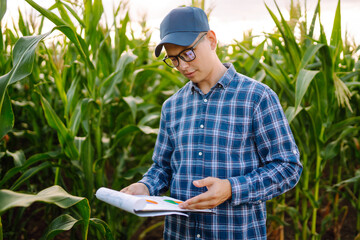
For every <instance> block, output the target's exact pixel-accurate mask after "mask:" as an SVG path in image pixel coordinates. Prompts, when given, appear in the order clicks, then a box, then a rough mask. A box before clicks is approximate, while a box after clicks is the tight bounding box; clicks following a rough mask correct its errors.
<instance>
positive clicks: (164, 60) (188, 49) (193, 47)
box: [163, 32, 207, 68]
mask: <svg viewBox="0 0 360 240" xmlns="http://www.w3.org/2000/svg"><path fill="white" fill-rule="evenodd" d="M206 35H207V32H206V33H205V34H204V35H202V36H201V37H200V38H199V40H197V41H196V43H195V44H194V45H193V46H192V47H190V48H187V49H184V50H182V51H181V52H180V53H179V54H178V55H176V56H165V57H164V58H163V62H164V63H165V64H166V65H168V66H169V67H171V68H174V67H178V66H179V65H180V60H179V58H180V59H181V60H183V61H184V62H191V61H194V60H195V58H196V54H195V52H194V49H195V47H196V46H197V45H198V44H199V42H200V41H201V40H202V39H203V38H204V37H205V36H206ZM187 51H191V52H192V54H193V56H194V58H193V59H191V60H186V59H185V58H184V57H183V56H181V55H182V54H183V53H184V52H187ZM170 58H176V61H177V64H176V65H175V64H168V63H167V62H166V60H167V59H170ZM170 60H171V59H170ZM171 61H172V60H171ZM172 62H173V61H172Z"/></svg>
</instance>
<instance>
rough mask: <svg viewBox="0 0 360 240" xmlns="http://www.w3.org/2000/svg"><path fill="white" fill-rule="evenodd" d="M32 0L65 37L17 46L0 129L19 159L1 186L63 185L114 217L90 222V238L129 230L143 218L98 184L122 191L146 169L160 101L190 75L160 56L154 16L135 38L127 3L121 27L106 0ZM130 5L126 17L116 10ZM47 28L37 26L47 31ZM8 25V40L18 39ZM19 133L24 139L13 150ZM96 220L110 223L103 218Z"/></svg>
mask: <svg viewBox="0 0 360 240" xmlns="http://www.w3.org/2000/svg"><path fill="white" fill-rule="evenodd" d="M2 2H4V1H2ZM27 3H29V4H30V5H31V6H32V7H33V8H34V9H35V10H37V11H38V12H39V13H41V16H42V21H44V19H46V20H50V21H51V22H52V23H53V24H54V25H55V27H54V29H53V32H57V31H58V30H59V31H60V32H61V33H62V34H63V35H59V36H56V39H57V40H56V41H54V42H53V43H51V44H46V43H45V44H42V43H41V40H43V39H46V38H48V37H49V34H51V33H46V34H41V35H34V36H27V37H22V38H20V39H19V40H18V41H17V43H16V45H15V47H14V49H13V52H12V55H13V59H14V60H13V62H12V64H13V68H12V69H11V70H8V71H10V72H8V73H7V74H6V75H4V76H2V77H1V81H0V82H1V88H0V89H1V99H2V101H1V108H0V109H1V123H2V124H1V127H0V128H1V133H2V136H1V138H2V137H3V136H5V138H3V140H2V145H1V155H0V157H1V158H2V159H13V164H14V165H11V164H6V165H5V164H4V165H2V171H1V177H2V179H1V183H2V186H1V187H2V188H9V189H11V190H21V191H26V190H27V191H31V192H38V191H41V190H42V189H44V188H46V187H48V186H52V185H61V186H63V187H64V188H65V189H66V190H67V191H69V192H71V193H72V194H74V195H77V196H82V197H86V198H87V199H88V201H89V203H90V205H92V204H95V205H96V208H94V210H93V212H94V214H95V215H96V216H99V217H101V218H104V219H105V220H106V221H107V222H108V223H109V231H105V230H104V229H103V231H99V230H98V229H99V228H95V229H97V230H93V229H92V228H90V231H91V232H90V233H89V234H90V235H91V236H98V237H100V236H101V235H102V236H107V235H108V234H109V232H110V230H111V235H112V236H114V237H115V238H125V237H127V238H130V237H131V235H132V233H133V232H134V231H135V230H136V229H137V226H139V225H140V224H141V221H139V220H138V218H134V216H130V215H129V214H124V213H122V212H120V211H113V208H112V207H110V206H107V205H105V204H102V203H99V202H98V201H97V200H96V199H94V192H95V190H96V189H97V188H99V187H101V186H108V187H112V188H114V189H121V188H122V187H124V186H125V185H127V184H128V183H129V182H132V181H134V179H136V178H138V177H139V176H140V174H141V173H143V172H145V171H146V169H147V167H148V166H149V164H150V163H151V161H150V159H151V154H152V147H153V144H154V142H155V138H156V133H157V129H156V126H157V124H158V118H159V112H160V108H161V104H162V102H163V101H164V99H165V98H166V96H168V94H171V93H173V91H174V90H175V89H176V88H179V87H180V86H182V85H183V84H184V81H183V79H181V78H178V75H177V74H176V73H175V74H170V72H169V71H168V70H165V69H164V68H163V67H159V63H156V62H153V60H152V55H151V52H149V50H148V48H149V46H148V45H149V41H150V36H151V35H150V34H149V30H148V29H147V27H146V24H145V23H143V35H142V38H140V39H135V38H134V36H132V37H133V39H129V37H128V35H127V33H128V32H129V31H130V30H129V29H128V26H129V23H130V17H129V15H128V13H127V10H126V8H127V7H126V3H120V4H119V5H118V6H117V7H116V8H115V11H114V19H115V20H114V23H113V25H112V26H107V25H105V26H104V25H103V24H101V23H100V18H101V16H102V15H103V7H102V2H101V1H98V0H95V1H84V5H83V7H81V6H80V5H78V3H76V2H74V3H67V2H62V1H56V2H55V4H54V5H53V6H52V7H50V8H49V9H44V8H43V7H41V6H39V5H38V4H37V3H36V2H34V1H32V0H29V1H27ZM53 9H57V10H58V12H59V13H60V16H57V15H56V14H54V13H53V11H52V10H53ZM77 9H79V10H77ZM77 11H80V14H78V12H77ZM123 13H124V17H123V18H122V19H120V25H119V24H118V22H117V19H118V17H117V16H118V15H120V14H121V15H122V14H123ZM80 16H82V17H80ZM72 19H75V21H72ZM19 21H21V24H19V26H22V27H21V34H22V35H32V34H35V33H34V32H30V31H29V29H27V27H26V26H27V25H26V23H25V21H24V19H22V18H20V19H19ZM41 26H42V24H40V25H39V26H35V27H34V28H33V29H35V28H36V29H37V32H41ZM112 32H114V33H115V34H114V36H112ZM8 33H9V34H5V40H4V42H5V45H6V44H7V43H9V42H10V41H12V40H13V39H12V38H11V37H12V36H11V34H10V31H8ZM52 34H54V33H52ZM15 38H16V37H15ZM2 43H3V41H2ZM9 45H10V46H11V44H9ZM38 45H39V46H38ZM24 46H25V47H24ZM26 46H28V47H26ZM37 46H38V48H37ZM36 49H37V50H36ZM35 51H37V53H36V54H35ZM34 62H35V63H34ZM1 63H2V64H4V65H2V66H8V65H7V64H8V63H11V61H9V58H7V59H6V58H5V59H3V58H2V62H1ZM8 68H9V67H6V69H8ZM2 69H3V68H2ZM160 77H163V78H166V79H167V81H160ZM20 80H21V82H20ZM169 91H170V92H169ZM37 106H41V108H39V107H37ZM12 108H13V110H12ZM24 113H25V114H24ZM26 113H27V114H29V115H30V116H31V118H32V119H31V120H30V121H28V119H27V116H26ZM29 115H28V116H29ZM3 123H6V124H3ZM18 141H23V142H24V145H23V146H21V148H20V149H19V150H17V151H14V150H12V149H17V148H18V147H19V146H18V145H17V144H16V143H15V142H18ZM32 143H34V144H32ZM48 177H50V178H48ZM44 178H46V179H47V180H46V181H44ZM14 179H15V181H14ZM50 179H52V180H50ZM49 180H50V181H49ZM13 182H15V184H13ZM31 186H33V187H31ZM45 211H54V212H57V210H54V209H51V208H50V210H48V208H46V209H45ZM23 213H24V211H23V210H18V209H10V210H8V212H7V213H6V215H5V217H4V218H3V219H5V220H6V221H3V226H4V228H5V229H8V228H10V226H11V225H12V223H11V222H12V220H13V219H11V217H9V216H13V214H17V215H19V216H21V215H23ZM55 214H56V213H54V214H50V216H53V215H55ZM49 221H51V219H50V220H49ZM54 221H55V220H54ZM57 222H58V220H57ZM90 223H93V224H97V225H99V226H102V227H103V228H104V226H105V228H107V225H106V224H101V221H100V220H97V219H95V221H92V222H90ZM119 223H120V224H119ZM122 226H123V227H122ZM85 232H86V233H87V231H85ZM8 233H9V232H8ZM11 234H13V235H11V236H12V237H15V236H19V235H20V234H22V233H21V232H20V233H16V232H15V231H14V232H13V233H11ZM99 234H100V235H99ZM7 236H9V235H7ZM86 236H87V235H86ZM83 238H85V235H83Z"/></svg>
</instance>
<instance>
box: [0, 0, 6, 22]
mask: <svg viewBox="0 0 360 240" xmlns="http://www.w3.org/2000/svg"><path fill="white" fill-rule="evenodd" d="M5 13H6V0H0V22H1V19H2V18H3V16H4V15H5Z"/></svg>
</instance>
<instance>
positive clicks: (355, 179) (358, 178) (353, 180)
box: [333, 169, 360, 188]
mask: <svg viewBox="0 0 360 240" xmlns="http://www.w3.org/2000/svg"><path fill="white" fill-rule="evenodd" d="M359 182H360V170H359V169H358V170H356V171H355V176H354V177H351V178H348V179H346V180H343V181H341V182H339V183H337V184H335V185H334V186H333V187H336V188H338V187H341V186H344V185H347V184H350V183H355V184H356V183H359Z"/></svg>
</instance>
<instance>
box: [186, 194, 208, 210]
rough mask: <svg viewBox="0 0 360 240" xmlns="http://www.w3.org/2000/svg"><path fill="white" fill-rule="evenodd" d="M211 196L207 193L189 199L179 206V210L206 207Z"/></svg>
mask: <svg viewBox="0 0 360 240" xmlns="http://www.w3.org/2000/svg"><path fill="white" fill-rule="evenodd" d="M210 196H211V194H210V193H209V192H205V193H202V194H200V195H197V196H196V197H193V198H190V199H188V200H186V201H185V202H183V203H181V204H180V205H179V207H180V208H185V209H195V208H197V207H198V206H203V205H208V203H207V202H208V201H209V199H210Z"/></svg>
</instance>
